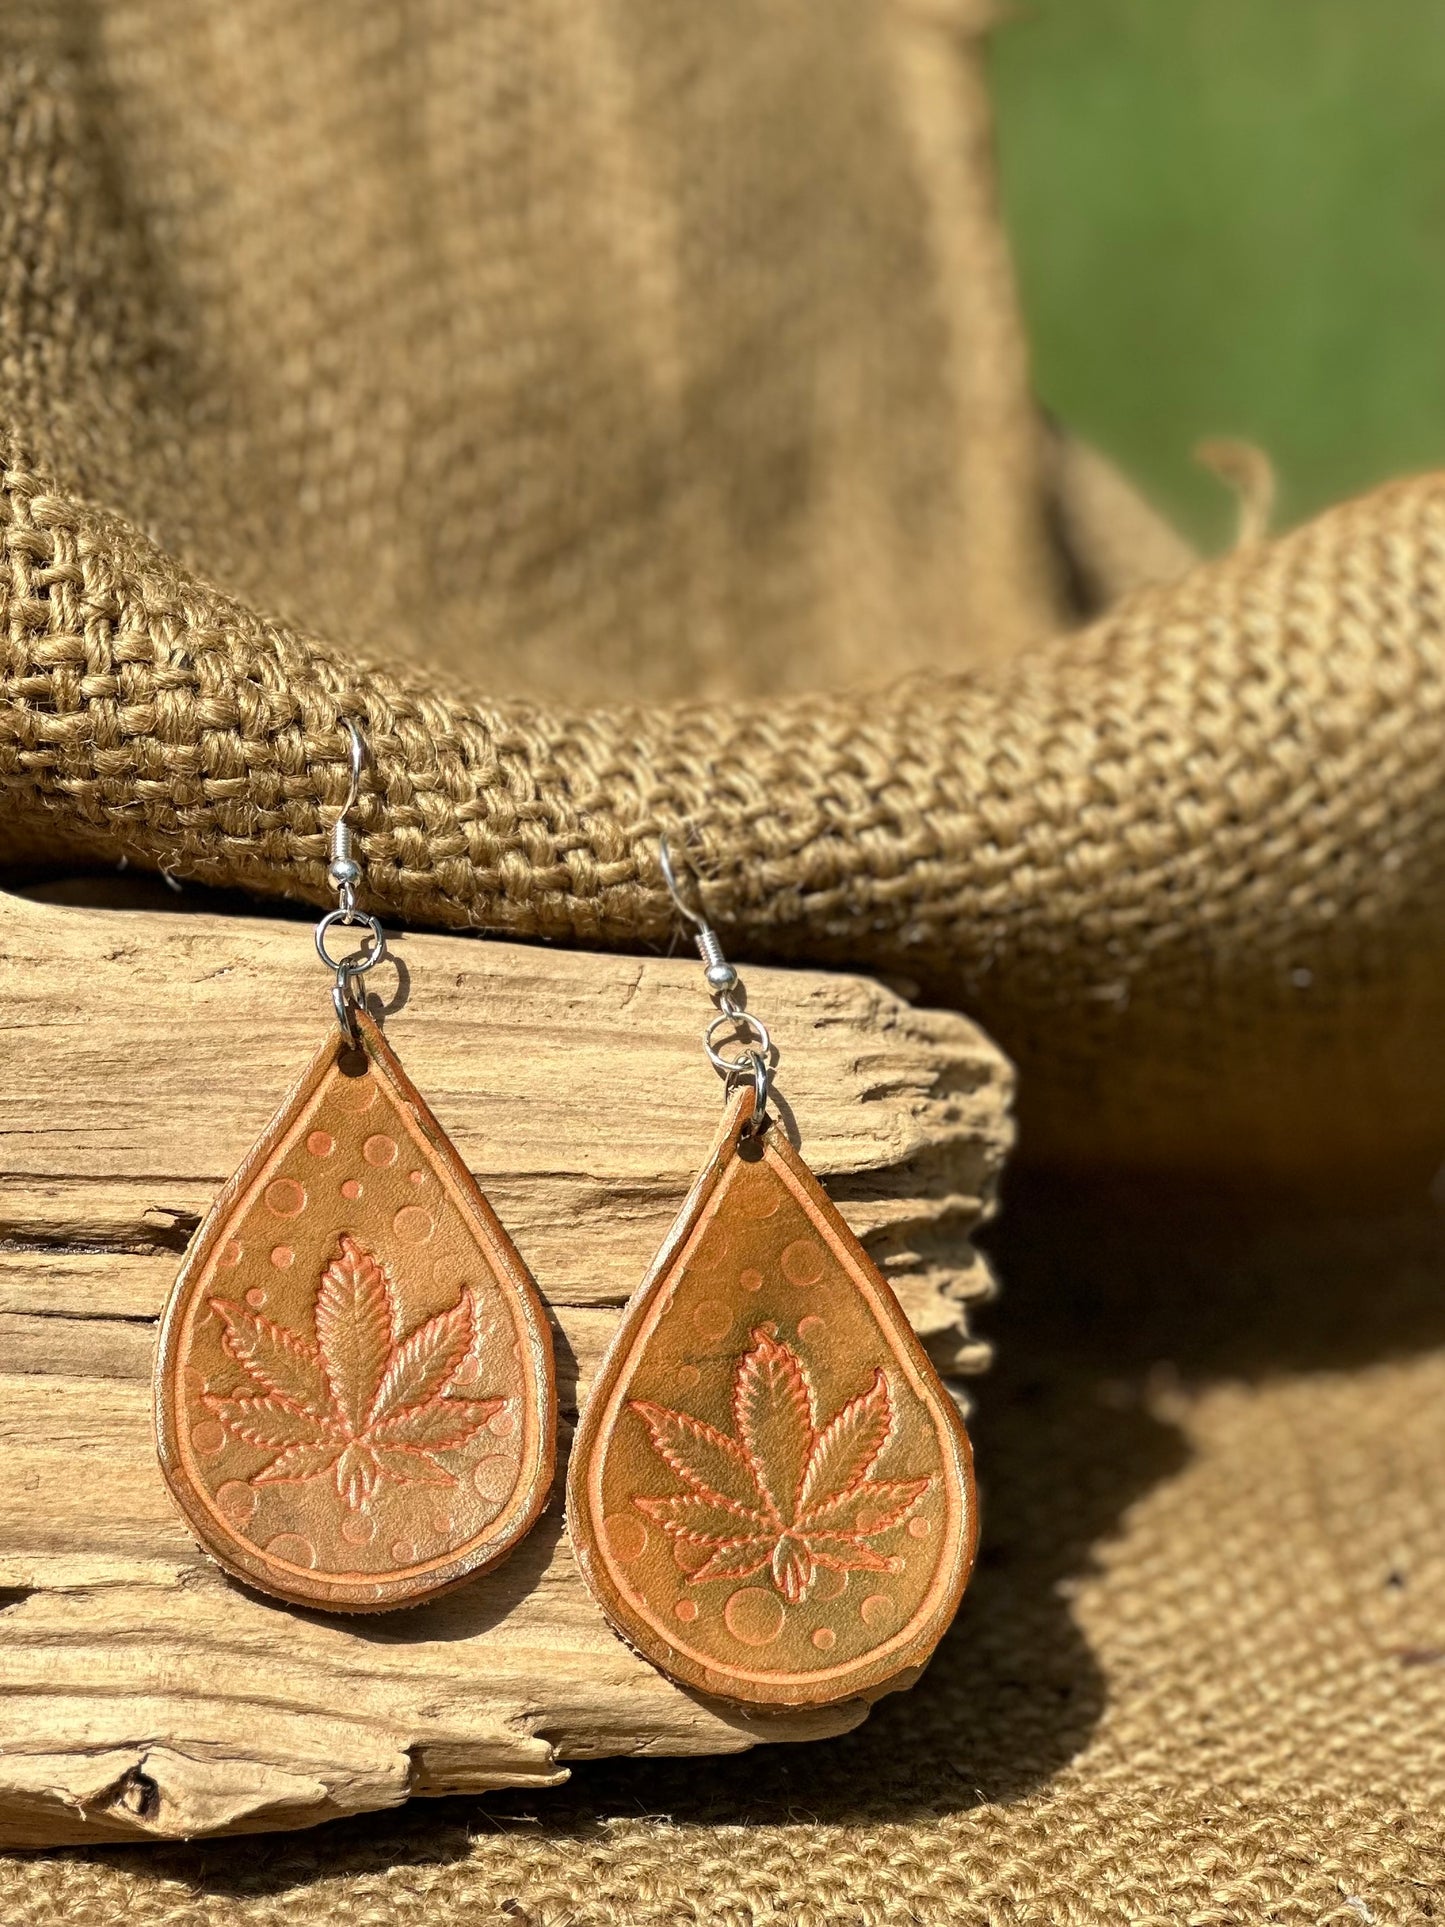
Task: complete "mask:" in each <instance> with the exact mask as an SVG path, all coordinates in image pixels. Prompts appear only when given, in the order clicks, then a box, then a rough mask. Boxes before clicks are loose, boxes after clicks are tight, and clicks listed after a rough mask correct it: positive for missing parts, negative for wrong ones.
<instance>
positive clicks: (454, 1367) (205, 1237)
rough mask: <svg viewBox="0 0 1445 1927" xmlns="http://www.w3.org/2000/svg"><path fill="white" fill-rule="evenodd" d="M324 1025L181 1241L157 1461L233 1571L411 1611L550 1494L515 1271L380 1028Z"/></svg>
mask: <svg viewBox="0 0 1445 1927" xmlns="http://www.w3.org/2000/svg"><path fill="white" fill-rule="evenodd" d="M356 1027H357V1035H358V1038H359V1045H358V1046H357V1047H355V1048H353V1047H351V1046H349V1045H348V1044H347V1043H346V1041H345V1039H344V1038H343V1037H342V1036H341V1034H340V1032H339V1031H338V1032H334V1033H333V1035H332V1036H331V1037H330V1038H329V1039H328V1041H327V1042H326V1043H325V1044H323V1046H322V1047H321V1049H320V1050H318V1051H317V1053H316V1056H315V1057H314V1058H313V1059H312V1061H311V1064H310V1066H309V1068H308V1069H307V1071H306V1074H305V1076H304V1077H303V1078H302V1079H301V1082H300V1083H299V1085H298V1086H297V1087H296V1089H295V1090H294V1091H293V1092H292V1094H291V1096H290V1097H288V1098H287V1100H286V1102H285V1103H284V1104H283V1105H282V1107H281V1109H280V1111H279V1112H278V1113H277V1115H276V1117H275V1118H274V1119H273V1121H272V1122H271V1124H270V1125H269V1126H268V1127H267V1129H266V1131H265V1132H264V1133H263V1135H262V1137H261V1139H260V1141H259V1142H258V1143H257V1145H256V1146H255V1148H254V1149H253V1150H252V1151H251V1153H250V1154H249V1156H248V1157H247V1158H246V1160H245V1162H244V1163H243V1164H242V1166H241V1168H240V1170H239V1171H237V1173H236V1175H235V1176H234V1177H233V1178H232V1179H231V1180H230V1182H229V1183H228V1184H227V1185H226V1187H225V1189H224V1190H223V1191H222V1192H221V1194H220V1196H219V1197H218V1198H217V1200H216V1202H215V1204H214V1205H213V1206H212V1208H211V1211H210V1214H209V1216H208V1217H207V1218H206V1220H205V1222H204V1224H203V1225H202V1226H201V1228H200V1230H199V1231H198V1233H197V1234H196V1237H195V1239H194V1241H193V1243H192V1245H191V1248H190V1250H189V1252H188V1253H187V1256H186V1260H185V1263H184V1265H183V1266H182V1268H181V1273H180V1276H179V1277H178V1278H177V1280H176V1283H175V1288H174V1290H173V1291H172V1293H171V1297H170V1300H169V1303H168V1304H167V1306H166V1311H165V1316H164V1318H163V1320H162V1324H161V1335H160V1346H159V1350H158V1354H157V1360H156V1388H155V1398H156V1437H157V1444H158V1449H159V1453H160V1461H161V1467H162V1469H163V1471H164V1473H165V1476H166V1481H167V1483H168V1484H169V1486H170V1489H171V1492H172V1495H173V1496H174V1498H175V1501H176V1503H177V1505H178V1506H179V1507H180V1509H181V1511H182V1513H183V1514H184V1515H185V1518H186V1521H187V1523H188V1524H189V1526H190V1528H191V1530H192V1531H193V1532H194V1533H195V1535H196V1537H197V1538H198V1539H199V1540H200V1542H201V1544H202V1545H203V1546H204V1547H205V1548H206V1550H207V1551H208V1552H210V1553H211V1554H212V1555H213V1557H214V1558H216V1559H217V1560H218V1561H219V1562H220V1564H221V1565H222V1566H224V1567H225V1568H226V1570H227V1571H228V1572H231V1573H233V1574H235V1576H236V1577H237V1578H239V1579H245V1580H249V1581H250V1582H251V1584H252V1585H255V1586H260V1587H262V1588H263V1589H264V1590H265V1591H267V1592H270V1593H274V1594H276V1595H277V1596H278V1597H279V1598H282V1599H286V1600H290V1601H292V1602H293V1603H295V1604H297V1605H304V1606H320V1607H324V1608H326V1609H328V1610H330V1611H334V1612H381V1611H384V1610H386V1609H387V1608H390V1607H394V1606H410V1605H416V1604H418V1603H419V1602H420V1601H422V1600H424V1599H430V1598H432V1597H433V1596H434V1595H435V1594H437V1593H439V1592H442V1591H445V1590H446V1589H447V1588H448V1587H451V1586H455V1585H458V1584H460V1583H461V1582H462V1581H463V1580H465V1579H467V1578H470V1577H471V1576H472V1575H473V1574H475V1573H478V1572H481V1571H483V1570H485V1568H486V1567H488V1566H492V1565H495V1564H496V1562H497V1561H498V1560H499V1559H503V1558H505V1557H506V1555H507V1553H508V1552H510V1551H511V1549H512V1548H513V1546H515V1545H516V1543H517V1541H518V1540H519V1539H520V1538H521V1537H522V1536H523V1534H524V1533H526V1532H527V1531H528V1530H529V1529H530V1527H531V1526H532V1525H533V1523H534V1522H535V1520H536V1518H537V1515H538V1513H539V1512H540V1511H541V1509H542V1507H543V1505H544V1504H545V1503H546V1500H547V1494H548V1489H549V1487H550V1485H551V1482H552V1472H553V1454H554V1450H555V1436H556V1392H555V1380H554V1375H553V1366H552V1340H551V1334H550V1331H549V1329H548V1326H547V1320H546V1315H545V1313H544V1311H543V1308H542V1304H541V1301H540V1299H539V1298H538V1295H537V1288H536V1286H535V1285H534V1284H533V1282H532V1279H531V1277H530V1276H529V1274H528V1272H527V1269H526V1267H525V1266H524V1265H523V1263H522V1261H521V1259H520V1258H519V1257H518V1255H517V1253H516V1250H515V1249H514V1247H513V1245H512V1242H511V1240H510V1239H509V1238H508V1236H507V1234H506V1232H505V1231H504V1230H503V1229H502V1227H501V1225H500V1224H499V1223H498V1221H497V1219H496V1216H495V1215H494V1213H493V1211H492V1208H491V1206H490V1205H489V1204H488V1203H487V1201H486V1199H485V1198H484V1197H483V1196H482V1194H481V1192H480V1191H479V1190H478V1189H477V1186H476V1184H475V1182H474V1181H473V1179H472V1176H471V1174H470V1172H468V1170H467V1169H466V1167H465V1166H464V1165H463V1163H462V1161H461V1159H460V1158H459V1157H458V1156H457V1154H456V1151H455V1150H454V1149H453V1148H452V1145H451V1144H450V1143H449V1142H448V1140H447V1137H446V1135H445V1133H444V1132H443V1131H442V1128H441V1126H440V1125H439V1124H438V1123H437V1121H436V1119H435V1118H434V1117H433V1116H432V1114H431V1112H430V1111H429V1110H428V1109H427V1107H426V1105H425V1104H424V1103H423V1102H422V1100H421V1098H420V1097H419V1096H418V1094H417V1092H416V1091H415V1090H414V1089H413V1087H412V1085H411V1083H410V1082H409V1081H408V1079H407V1077H406V1075H405V1073H404V1072H403V1070H402V1068H401V1065H400V1064H399V1063H398V1062H397V1059H396V1055H395V1053H394V1052H393V1051H392V1050H391V1048H390V1046H389V1045H388V1044H387V1043H386V1041H385V1039H384V1038H383V1037H382V1034H381V1032H380V1030H378V1028H377V1026H376V1025H375V1023H373V1022H372V1020H371V1019H370V1018H369V1017H368V1016H367V1015H366V1014H365V1013H364V1012H358V1013H357V1015H356Z"/></svg>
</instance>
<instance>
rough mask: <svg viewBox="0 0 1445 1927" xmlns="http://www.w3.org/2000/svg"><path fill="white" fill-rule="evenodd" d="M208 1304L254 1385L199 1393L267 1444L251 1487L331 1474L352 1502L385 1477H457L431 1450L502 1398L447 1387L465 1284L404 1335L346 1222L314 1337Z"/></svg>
mask: <svg viewBox="0 0 1445 1927" xmlns="http://www.w3.org/2000/svg"><path fill="white" fill-rule="evenodd" d="M210 1302H211V1310H212V1311H213V1312H214V1313H215V1314H216V1316H217V1317H218V1318H219V1319H220V1320H221V1323H222V1324H223V1326H224V1327H225V1330H224V1331H223V1333H222V1335H221V1343H222V1345H223V1346H224V1347H225V1349H226V1351H227V1352H228V1353H229V1354H230V1356H231V1357H232V1358H233V1359H235V1361H236V1363H237V1364H238V1365H239V1366H241V1367H242V1369H243V1370H244V1371H245V1373H246V1375H247V1377H248V1378H249V1379H250V1380H251V1382H252V1384H253V1385H254V1386H255V1387H256V1391H255V1393H251V1394H247V1395H244V1396H242V1397H235V1398H223V1397H219V1396H217V1395H216V1394H215V1393H210V1392H208V1393H206V1394H204V1395H203V1401H202V1402H203V1403H204V1404H205V1405H206V1407H207V1409H208V1410H209V1411H211V1412H212V1413H213V1414H214V1415H215V1417H216V1418H218V1419H219V1420H220V1422H221V1424H222V1425H223V1426H224V1427H225V1428H226V1430H227V1431H228V1432H230V1433H231V1434H232V1435H233V1436H234V1437H236V1438H238V1439H241V1440H243V1441H244V1442H245V1443H246V1444H247V1445H255V1446H260V1447H262V1448H264V1449H265V1450H266V1451H268V1452H274V1453H275V1454H276V1457H275V1458H274V1459H272V1460H271V1462H270V1464H269V1465H266V1466H264V1467H263V1468H262V1469H261V1471H259V1472H258V1473H256V1475H255V1476H254V1478H253V1479H252V1480H251V1484H252V1485H286V1484H294V1483H299V1482H300V1481H302V1480H305V1479H319V1478H320V1477H321V1476H322V1475H323V1473H327V1472H330V1473H332V1474H333V1476H334V1478H335V1482H336V1490H337V1493H338V1495H339V1496H340V1497H341V1498H342V1499H343V1500H344V1501H345V1503H346V1504H347V1505H348V1506H349V1507H350V1508H351V1510H352V1511H353V1512H355V1511H357V1510H359V1509H360V1508H361V1507H362V1506H363V1505H365V1504H366V1502H367V1500H368V1499H370V1497H371V1496H372V1494H373V1493H374V1492H375V1491H376V1489H377V1487H378V1486H379V1485H381V1484H382V1483H383V1481H385V1480H388V1479H389V1480H391V1481H393V1482H394V1483H396V1484H398V1485H455V1484H456V1480H455V1479H454V1478H453V1477H452V1475H451V1473H450V1472H448V1471H447V1470H446V1468H445V1467H444V1466H443V1465H441V1464H439V1463H438V1461H437V1460H436V1459H435V1458H434V1457H433V1456H432V1455H433V1453H435V1452H444V1451H447V1450H449V1449H451V1448H452V1447H454V1446H458V1445H465V1444H466V1443H467V1441H468V1440H469V1439H470V1438H471V1437H472V1436H473V1435H474V1434H475V1433H476V1432H477V1431H478V1430H480V1428H481V1427H482V1426H483V1425H485V1423H486V1422H487V1420H488V1419H489V1418H490V1417H491V1416H492V1414H493V1413H494V1412H497V1411H499V1410H500V1409H501V1407H502V1405H503V1404H504V1403H505V1400H503V1399H500V1398H480V1399H478V1398H453V1397H451V1396H449V1394H450V1393H451V1391H452V1388H453V1386H454V1385H455V1383H456V1380H457V1375H458V1373H459V1372H460V1370H461V1368H462V1365H463V1362H464V1361H465V1360H466V1358H467V1356H468V1354H469V1353H470V1352H471V1351H472V1348H473V1345H474V1344H475V1342H476V1340H477V1313H476V1301H475V1299H474V1298H473V1296H472V1293H471V1292H470V1291H469V1290H467V1289H466V1288H465V1287H463V1290H462V1295H461V1297H460V1298H459V1299H458V1301H457V1303H456V1304H455V1305H453V1306H452V1308H451V1310H450V1311H443V1312H438V1313H437V1315H436V1316H435V1317H434V1318H428V1319H426V1320H425V1321H424V1322H423V1323H422V1324H420V1325H418V1326H417V1327H416V1329H415V1330H414V1331H412V1332H410V1333H409V1334H408V1335H407V1336H406V1337H405V1338H403V1337H402V1335H401V1310H400V1306H399V1305H398V1303H397V1299H396V1293H395V1291H394V1289H393V1287H392V1282H391V1279H390V1278H389V1277H388V1276H387V1272H386V1268H385V1266H384V1265H380V1264H378V1263H377V1261H376V1259H375V1257H373V1255H372V1254H371V1252H369V1251H368V1250H367V1249H366V1247H365V1245H362V1244H359V1243H358V1242H357V1240H356V1239H355V1238H352V1237H349V1236H347V1235H346V1233H344V1232H343V1233H342V1236H341V1242H340V1246H339V1248H338V1250H337V1253H336V1256H335V1257H334V1258H333V1259H332V1261H331V1263H330V1264H329V1265H328V1266H327V1268H326V1270H325V1271H324V1272H323V1273H322V1275H321V1281H320V1284H319V1285H318V1287H317V1292H316V1343H315V1344H314V1345H313V1344H312V1343H311V1342H310V1340H309V1339H306V1338H303V1337H301V1335H300V1334H299V1333H297V1332H294V1331H292V1330H291V1329H290V1328H289V1327H288V1326H286V1325H277V1324H274V1323H273V1322H272V1321H271V1319H269V1318H262V1317H260V1316H259V1315H258V1314H256V1313H254V1312H250V1311H247V1310H246V1308H245V1307H244V1306H242V1305H237V1304H234V1303H233V1302H232V1301H231V1300H230V1299H227V1298H213V1299H212V1300H211V1301H210Z"/></svg>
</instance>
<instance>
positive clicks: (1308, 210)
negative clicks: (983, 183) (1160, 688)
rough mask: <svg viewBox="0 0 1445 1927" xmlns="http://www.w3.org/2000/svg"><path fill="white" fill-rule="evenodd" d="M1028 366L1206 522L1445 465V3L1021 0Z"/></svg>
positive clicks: (1014, 211)
mask: <svg viewBox="0 0 1445 1927" xmlns="http://www.w3.org/2000/svg"><path fill="white" fill-rule="evenodd" d="M993 78H994V97H995V101H996V106H997V113H998V139H999V155H1000V166H1001V171H1002V183H1003V196H1004V206H1005V211H1006V214H1007V218H1008V221H1009V225H1010V230H1011V232H1012V235H1013V241H1014V248H1015V253H1016V257H1017V261H1018V269H1019V275H1020V281H1021V285H1022V291H1023V298H1024V306H1025V310H1026V313H1027V316H1028V321H1029V327H1030V331H1031V335H1032V342H1033V352H1034V375H1035V385H1036V386H1037V388H1038V390H1039V393H1040V395H1041V397H1042V398H1043V400H1044V402H1045V403H1046V405H1047V406H1048V407H1049V408H1051V409H1052V410H1053V411H1054V412H1055V413H1056V414H1057V415H1058V416H1059V417H1060V418H1061V419H1062V420H1063V421H1064V422H1066V423H1067V424H1068V425H1069V426H1070V427H1072V428H1074V429H1076V430H1077V431H1079V432H1080V433H1081V434H1083V435H1085V436H1086V437H1088V438H1089V439H1091V440H1093V441H1094V442H1096V443H1097V444H1098V445H1099V446H1100V447H1101V448H1103V449H1104V450H1105V451H1107V452H1108V453H1109V454H1111V455H1112V456H1113V457H1114V458H1115V460H1116V461H1117V462H1119V464H1120V465H1121V466H1122V467H1123V468H1124V469H1125V470H1126V471H1127V472H1128V473H1129V474H1130V475H1131V476H1132V477H1133V478H1134V479H1135V481H1136V482H1138V483H1140V484H1141V485H1142V487H1143V488H1144V489H1145V491H1146V492H1147V493H1148V494H1149V495H1150V496H1151V497H1152V498H1153V499H1154V500H1155V501H1156V502H1157V503H1158V504H1159V505H1160V506H1161V507H1163V508H1165V509H1166V510H1168V511H1169V512H1170V513H1171V514H1172V515H1173V516H1174V518H1175V520H1176V521H1177V522H1178V523H1179V524H1180V526H1181V527H1183V528H1184V529H1185V530H1186V531H1187V532H1188V533H1190V534H1191V535H1193V536H1194V537H1195V538H1196V539H1197V540H1199V541H1201V542H1203V543H1205V544H1206V545H1208V546H1210V547H1217V546H1219V545H1221V544H1222V543H1223V542H1224V540H1225V539H1226V537H1227V533H1228V531H1229V529H1230V528H1231V527H1232V524H1233V510H1232V505H1231V503H1230V500H1229V498H1228V496H1227V495H1226V493H1225V491H1224V490H1223V488H1222V487H1221V485H1220V484H1219V483H1218V482H1216V481H1214V480H1212V479H1211V478H1210V477H1209V476H1208V475H1206V474H1204V473H1203V472H1202V471H1201V470H1199V469H1198V468H1197V467H1196V466H1195V465H1194V464H1193V462H1192V460H1191V450H1192V449H1193V447H1194V445H1195V444H1196V443H1197V442H1198V441H1200V440H1201V439H1203V438H1205V437H1208V436H1212V435H1228V436H1236V437H1240V438H1243V439H1244V440H1247V441H1252V442H1255V443H1257V444H1259V445H1260V446H1261V447H1262V448H1264V449H1265V450H1266V451H1267V453H1268V454H1269V455H1270V456H1271V457H1272V459H1273V460H1274V463H1275V466H1276V469H1277V472H1278V476H1279V481H1280V503H1279V514H1278V517H1277V520H1278V521H1279V522H1280V523H1281V524H1283V523H1288V522H1292V521H1297V520H1299V519H1300V518H1301V517H1303V516H1305V515H1308V514H1310V513H1311V512H1312V511H1314V510H1315V509H1317V508H1320V507H1322V506H1324V505H1325V504H1327V503H1329V502H1332V501H1337V500H1338V499H1340V498H1341V497H1342V496H1345V495H1349V494H1353V493H1357V492H1358V491H1359V490H1361V489H1362V488H1366V487H1368V486H1369V485H1370V484H1371V483H1373V482H1376V481H1379V480H1381V479H1382V478H1383V477H1385V476H1388V475H1393V474H1399V473H1403V472H1406V471H1409V470H1414V469H1420V468H1427V467H1431V466H1434V465H1436V464H1442V463H1445V0H1018V4H1017V5H1016V6H1015V7H1014V8H1013V9H1012V10H1011V11H1010V12H1009V13H1008V14H1006V16H1005V22H1004V24H1003V25H1002V26H1001V27H1000V28H999V30H998V32H997V33H996V35H995V37H994V42H993Z"/></svg>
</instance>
